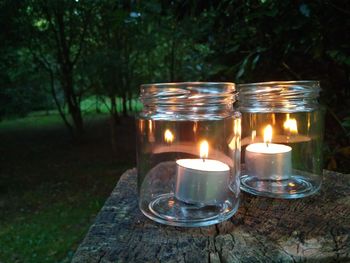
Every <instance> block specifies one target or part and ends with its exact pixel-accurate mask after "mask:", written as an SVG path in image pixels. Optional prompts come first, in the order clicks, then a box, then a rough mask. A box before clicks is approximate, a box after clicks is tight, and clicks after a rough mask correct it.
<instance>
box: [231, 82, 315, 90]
mask: <svg viewBox="0 0 350 263" xmlns="http://www.w3.org/2000/svg"><path fill="white" fill-rule="evenodd" d="M293 84H296V85H310V84H313V85H316V86H317V87H319V85H320V81H318V80H273V81H262V82H252V83H242V84H237V85H238V86H239V87H240V88H245V87H250V86H258V85H259V86H266V85H293Z"/></svg>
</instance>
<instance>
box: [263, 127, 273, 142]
mask: <svg viewBox="0 0 350 263" xmlns="http://www.w3.org/2000/svg"><path fill="white" fill-rule="evenodd" d="M271 141H272V126H271V125H270V124H269V125H267V126H266V128H265V129H264V142H265V143H266V145H268V144H269V143H271Z"/></svg>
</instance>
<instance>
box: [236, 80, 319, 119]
mask: <svg viewBox="0 0 350 263" xmlns="http://www.w3.org/2000/svg"><path fill="white" fill-rule="evenodd" d="M238 90H239V99H238V100H239V105H240V109H241V110H242V111H249V112H259V111H262V112H266V111H269V112H271V111H279V112H293V111H310V110H312V109H314V108H315V107H316V105H317V104H318V102H317V98H318V97H319V93H320V91H321V89H320V84H319V81H316V80H300V81H270V82H257V83H248V84H240V85H238Z"/></svg>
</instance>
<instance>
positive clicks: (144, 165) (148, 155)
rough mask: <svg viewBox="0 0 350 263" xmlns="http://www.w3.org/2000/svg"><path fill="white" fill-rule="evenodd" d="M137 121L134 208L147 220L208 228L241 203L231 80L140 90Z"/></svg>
mask: <svg viewBox="0 0 350 263" xmlns="http://www.w3.org/2000/svg"><path fill="white" fill-rule="evenodd" d="M140 99H141V101H142V103H143V105H144V108H143V111H142V112H141V113H140V114H139V117H138V119H137V123H136V125H137V171H138V192H139V207H140V209H141V211H142V212H143V213H144V214H145V215H146V216H147V217H149V218H151V219H152V220H155V221H157V222H159V223H163V224H168V225H174V226H189V227H193V226H206V225H211V224H215V223H219V222H221V221H223V220H226V219H228V218H229V217H231V216H232V215H233V214H234V213H235V212H236V210H237V208H238V204H239V191H240V190H239V172H240V139H241V116H240V114H239V113H238V112H235V111H234V109H233V104H234V102H235V99H236V92H235V85H234V84H233V83H211V82H185V83H160V84H147V85H142V86H141V95H140Z"/></svg>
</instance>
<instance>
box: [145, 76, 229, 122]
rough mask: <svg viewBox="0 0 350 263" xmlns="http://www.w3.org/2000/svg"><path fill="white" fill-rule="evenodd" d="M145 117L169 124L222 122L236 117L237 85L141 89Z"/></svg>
mask: <svg viewBox="0 0 350 263" xmlns="http://www.w3.org/2000/svg"><path fill="white" fill-rule="evenodd" d="M140 100H141V102H142V103H143V105H144V110H143V112H142V113H141V115H142V116H143V117H150V118H152V119H159V120H162V119H166V120H172V119H175V120H204V119H222V118H225V117H227V116H229V115H231V114H232V111H233V103H234V102H235V101H236V89H235V84H234V83H229V82H181V83H159V84H144V85H141V92H140Z"/></svg>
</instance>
